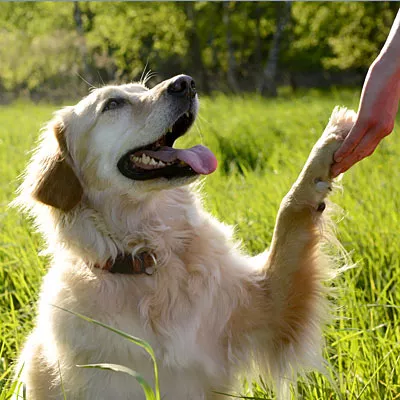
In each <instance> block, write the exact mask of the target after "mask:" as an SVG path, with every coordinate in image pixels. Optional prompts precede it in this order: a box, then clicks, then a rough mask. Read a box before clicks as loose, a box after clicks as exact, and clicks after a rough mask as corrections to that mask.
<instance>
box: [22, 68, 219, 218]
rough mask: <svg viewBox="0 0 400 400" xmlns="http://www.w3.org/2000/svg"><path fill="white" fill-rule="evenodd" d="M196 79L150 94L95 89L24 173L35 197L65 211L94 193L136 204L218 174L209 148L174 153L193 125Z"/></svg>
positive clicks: (64, 118)
mask: <svg viewBox="0 0 400 400" xmlns="http://www.w3.org/2000/svg"><path fill="white" fill-rule="evenodd" d="M197 111H198V97H197V93H196V87H195V83H194V81H193V79H192V78H191V77H189V76H186V75H179V76H176V77H174V78H172V79H169V80H166V81H164V82H161V83H160V84H158V85H157V86H155V87H154V88H153V89H151V90H149V89H148V88H146V87H145V86H144V85H142V84H136V83H133V84H127V85H121V86H106V87H103V88H100V89H95V90H94V91H93V92H92V93H91V94H90V95H88V96H87V97H86V98H84V99H83V100H82V101H80V102H79V103H78V104H77V105H75V106H72V107H67V108H64V109H62V110H61V111H59V112H57V113H56V115H55V118H54V119H53V121H52V122H51V123H50V124H49V126H48V127H47V129H46V130H45V132H44V134H43V137H42V142H41V145H40V146H39V149H38V151H37V153H36V155H35V156H34V158H33V161H32V163H31V165H30V166H29V167H28V171H27V181H29V184H28V186H29V188H30V194H31V195H32V196H33V198H34V199H35V200H37V201H39V202H41V203H44V204H47V205H50V206H53V207H55V208H58V209H61V210H64V211H68V210H71V209H72V208H74V207H75V206H76V205H77V204H78V203H79V201H80V199H81V198H82V196H83V195H84V194H85V192H90V191H97V192H98V191H104V190H111V191H115V192H116V193H118V194H124V195H128V196H139V195H142V194H143V193H148V192H150V191H154V190H160V189H166V188H169V187H173V186H179V185H184V184H188V183H190V182H191V181H193V180H194V179H195V178H196V177H197V176H199V175H205V174H209V173H211V172H213V171H214V170H215V169H216V166H217V161H216V159H215V157H214V155H213V154H212V153H211V151H210V150H208V149H207V148H206V147H204V146H201V145H198V146H195V147H192V148H190V149H185V150H183V149H175V148H173V144H174V142H175V140H176V139H177V138H179V137H180V136H182V135H184V134H185V133H186V132H187V131H188V129H189V128H190V127H191V125H192V124H193V122H194V120H195V118H196V114H197Z"/></svg>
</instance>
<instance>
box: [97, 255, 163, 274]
mask: <svg viewBox="0 0 400 400" xmlns="http://www.w3.org/2000/svg"><path fill="white" fill-rule="evenodd" d="M156 264H157V260H156V258H155V256H154V255H153V254H152V253H148V252H143V253H139V254H135V255H134V256H132V254H119V255H118V256H117V258H116V259H115V260H114V261H113V260H112V259H111V258H110V259H108V260H107V262H106V264H105V265H104V266H101V265H100V264H95V265H94V267H95V268H100V269H105V270H106V271H108V272H111V273H112V274H128V275H139V274H145V275H153V273H154V271H155V267H156Z"/></svg>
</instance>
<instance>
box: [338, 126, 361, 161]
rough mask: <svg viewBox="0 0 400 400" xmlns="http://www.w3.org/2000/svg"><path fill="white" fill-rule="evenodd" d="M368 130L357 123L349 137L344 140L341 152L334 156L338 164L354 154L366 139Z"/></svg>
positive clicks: (340, 148)
mask: <svg viewBox="0 0 400 400" xmlns="http://www.w3.org/2000/svg"><path fill="white" fill-rule="evenodd" d="M366 130H367V128H366V127H365V126H362V125H361V126H360V125H358V124H357V122H356V123H355V125H354V126H353V128H351V130H350V132H349V134H348V135H347V137H346V138H345V139H344V141H343V143H342V145H341V146H340V147H339V150H338V151H337V152H336V153H335V155H334V159H335V161H336V162H340V161H341V160H343V159H344V158H346V157H348V156H349V155H350V154H351V153H352V151H353V150H354V149H355V148H356V146H357V145H358V144H359V143H360V141H361V140H362V138H363V137H364V135H365V133H366Z"/></svg>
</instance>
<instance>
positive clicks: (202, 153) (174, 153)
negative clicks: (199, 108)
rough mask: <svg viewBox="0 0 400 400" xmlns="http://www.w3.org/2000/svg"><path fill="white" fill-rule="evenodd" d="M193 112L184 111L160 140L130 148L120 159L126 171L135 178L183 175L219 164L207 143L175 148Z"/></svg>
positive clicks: (206, 171)
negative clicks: (174, 145) (206, 145)
mask: <svg viewBox="0 0 400 400" xmlns="http://www.w3.org/2000/svg"><path fill="white" fill-rule="evenodd" d="M194 119H195V117H194V115H193V113H192V112H190V111H189V112H186V113H184V114H183V115H181V116H180V117H179V118H178V119H177V120H176V121H175V122H174V123H173V124H172V126H170V127H169V128H168V129H167V130H166V132H165V133H164V135H162V136H161V137H160V138H159V139H158V140H157V141H155V142H154V143H151V144H149V145H147V146H144V147H141V148H139V149H134V150H130V151H129V152H127V153H126V154H125V155H124V156H122V157H121V159H120V160H119V161H118V164H117V166H118V169H119V171H120V172H121V174H122V175H124V176H126V177H127V178H130V179H134V180H141V181H143V180H148V179H155V178H167V179H173V178H182V177H190V176H195V175H200V174H201V175H208V174H210V173H212V172H214V171H215V169H216V168H217V160H216V158H215V156H214V154H213V153H212V152H211V151H210V150H209V149H208V148H207V147H205V146H201V145H197V146H194V147H192V148H190V149H175V148H173V147H172V146H173V144H174V142H175V140H176V139H178V138H179V137H181V136H183V135H184V134H185V133H186V132H187V131H188V129H189V128H190V127H191V125H192V124H193V122H194Z"/></svg>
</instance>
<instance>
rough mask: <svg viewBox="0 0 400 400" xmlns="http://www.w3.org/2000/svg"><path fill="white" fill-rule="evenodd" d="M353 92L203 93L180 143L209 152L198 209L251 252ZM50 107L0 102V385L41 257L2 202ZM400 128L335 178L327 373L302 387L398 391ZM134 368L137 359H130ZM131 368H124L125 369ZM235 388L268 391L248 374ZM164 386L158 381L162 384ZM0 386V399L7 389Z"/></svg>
mask: <svg viewBox="0 0 400 400" xmlns="http://www.w3.org/2000/svg"><path fill="white" fill-rule="evenodd" d="M358 95H359V93H358V92H355V91H351V90H343V91H342V90H333V91H331V92H329V93H321V92H319V91H308V92H304V93H301V94H299V95H296V96H294V97H282V98H279V99H277V100H265V99H261V98H258V97H255V96H247V97H237V98H233V97H230V98H228V97H224V96H217V97H214V98H207V99H203V101H202V106H201V112H200V118H199V120H198V122H197V124H196V126H195V127H194V129H192V132H191V134H190V135H188V136H187V137H185V138H182V139H180V143H178V145H180V144H181V145H188V144H195V143H199V142H202V143H204V144H206V145H208V146H209V147H210V148H211V149H212V150H213V151H214V152H215V154H216V156H217V158H218V160H219V168H218V170H217V172H215V173H214V174H213V175H212V176H210V177H209V178H207V180H206V183H205V185H204V192H205V200H206V206H207V208H208V210H209V211H210V212H211V213H212V214H214V215H216V216H218V217H219V218H220V219H221V220H223V221H225V222H227V223H230V224H234V225H235V226H236V232H237V237H238V238H240V239H241V240H242V241H243V244H244V247H245V248H246V249H247V250H248V251H249V252H250V253H251V254H255V253H257V252H259V251H262V250H264V248H265V247H266V246H267V245H268V243H269V241H270V239H271V235H272V229H273V225H274V220H275V216H276V211H277V208H278V206H279V203H280V200H281V198H282V196H283V195H284V194H285V193H286V191H287V190H288V189H289V187H290V185H291V184H292V182H293V181H294V180H295V179H296V177H297V174H298V173H299V171H300V169H301V167H302V164H303V163H304V161H305V160H306V157H307V155H308V152H309V150H310V149H311V147H312V145H313V144H314V142H315V141H316V140H317V138H318V137H319V135H320V134H321V132H322V130H323V128H324V126H325V124H326V122H327V120H328V118H329V115H330V112H331V110H332V108H333V107H334V105H336V104H343V105H346V106H349V107H353V108H355V107H357V103H358ZM56 108H57V107H55V106H52V105H33V104H27V103H16V104H13V105H11V106H1V107H0V171H1V174H0V206H1V210H0V310H1V312H0V382H1V383H0V390H1V387H2V386H3V387H4V384H5V383H6V382H7V380H8V379H9V378H10V377H11V364H12V361H13V360H14V359H15V357H16V354H17V353H18V350H20V349H21V345H22V343H23V341H24V337H25V336H26V334H27V333H28V332H29V330H30V329H31V328H32V318H33V316H34V313H35V305H34V304H35V300H36V299H37V295H38V288H39V284H40V281H41V277H42V276H43V274H44V273H45V271H46V259H44V258H41V257H39V256H38V255H37V253H38V250H39V249H40V246H41V238H40V237H39V236H38V235H37V234H36V233H35V232H34V230H33V228H32V224H31V223H30V222H29V221H27V220H26V218H24V217H23V216H21V215H20V213H19V212H18V211H16V210H13V209H9V208H7V205H8V203H9V202H10V201H11V200H12V199H13V197H14V192H15V189H16V188H17V176H18V174H19V173H20V172H21V171H22V170H23V168H24V166H25V164H26V161H27V160H28V150H30V149H32V147H33V144H34V142H35V138H36V137H37V133H38V130H39V127H40V126H41V124H42V123H44V122H45V121H46V120H48V119H49V118H50V117H51V113H52V112H53V111H54V110H55V109H56ZM399 182H400V136H399V135H398V133H397V132H396V131H395V132H394V133H393V134H392V135H391V136H389V137H388V138H387V139H385V141H384V142H383V143H382V144H381V145H380V146H379V149H378V150H377V151H376V154H374V155H373V157H370V158H369V159H368V160H365V161H363V162H362V163H360V164H359V165H357V166H355V167H354V168H353V169H352V170H351V171H349V172H348V173H346V175H345V176H344V179H343V187H344V191H343V192H338V193H336V194H335V195H334V196H333V200H334V202H335V203H337V204H339V205H340V206H341V207H342V208H343V210H344V215H343V218H342V219H341V221H340V222H339V223H338V236H339V238H340V240H341V242H342V243H343V245H344V246H345V248H346V249H347V250H348V251H349V252H351V254H352V258H353V261H355V262H357V266H356V267H355V268H354V269H350V270H347V271H346V272H344V273H343V274H342V275H341V276H339V277H338V278H337V279H336V280H335V282H334V285H335V287H336V288H337V290H336V300H335V305H336V306H337V312H336V318H335V319H333V321H332V323H331V325H329V326H328V327H327V329H326V342H327V346H326V351H325V356H326V358H327V360H328V361H329V363H330V367H329V368H328V371H329V373H328V375H330V378H331V379H333V380H334V381H335V382H336V385H337V389H335V388H334V386H333V385H332V384H331V383H330V382H329V379H327V378H325V377H323V376H322V375H320V374H311V375H310V379H309V380H308V381H304V382H303V383H300V384H299V388H298V390H299V394H300V396H299V397H300V398H303V399H310V400H311V399H367V400H369V399H382V400H390V399H397V398H398V399H400V384H399V381H400V345H399V343H400V289H399V282H400V251H399V243H400V228H399V226H400V216H399V210H400V185H399ZM137 372H138V373H140V371H137ZM132 379H134V378H132ZM247 386H248V388H247V389H246V388H244V389H243V392H242V393H241V394H242V395H246V396H249V397H251V396H253V397H256V398H261V399H263V398H271V394H270V393H269V392H268V391H267V390H263V389H262V388H261V387H256V386H253V385H247ZM160 389H161V396H162V386H161V388H160ZM6 396H7V391H6V390H3V393H2V394H1V395H0V399H5V398H7V397H6Z"/></svg>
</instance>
